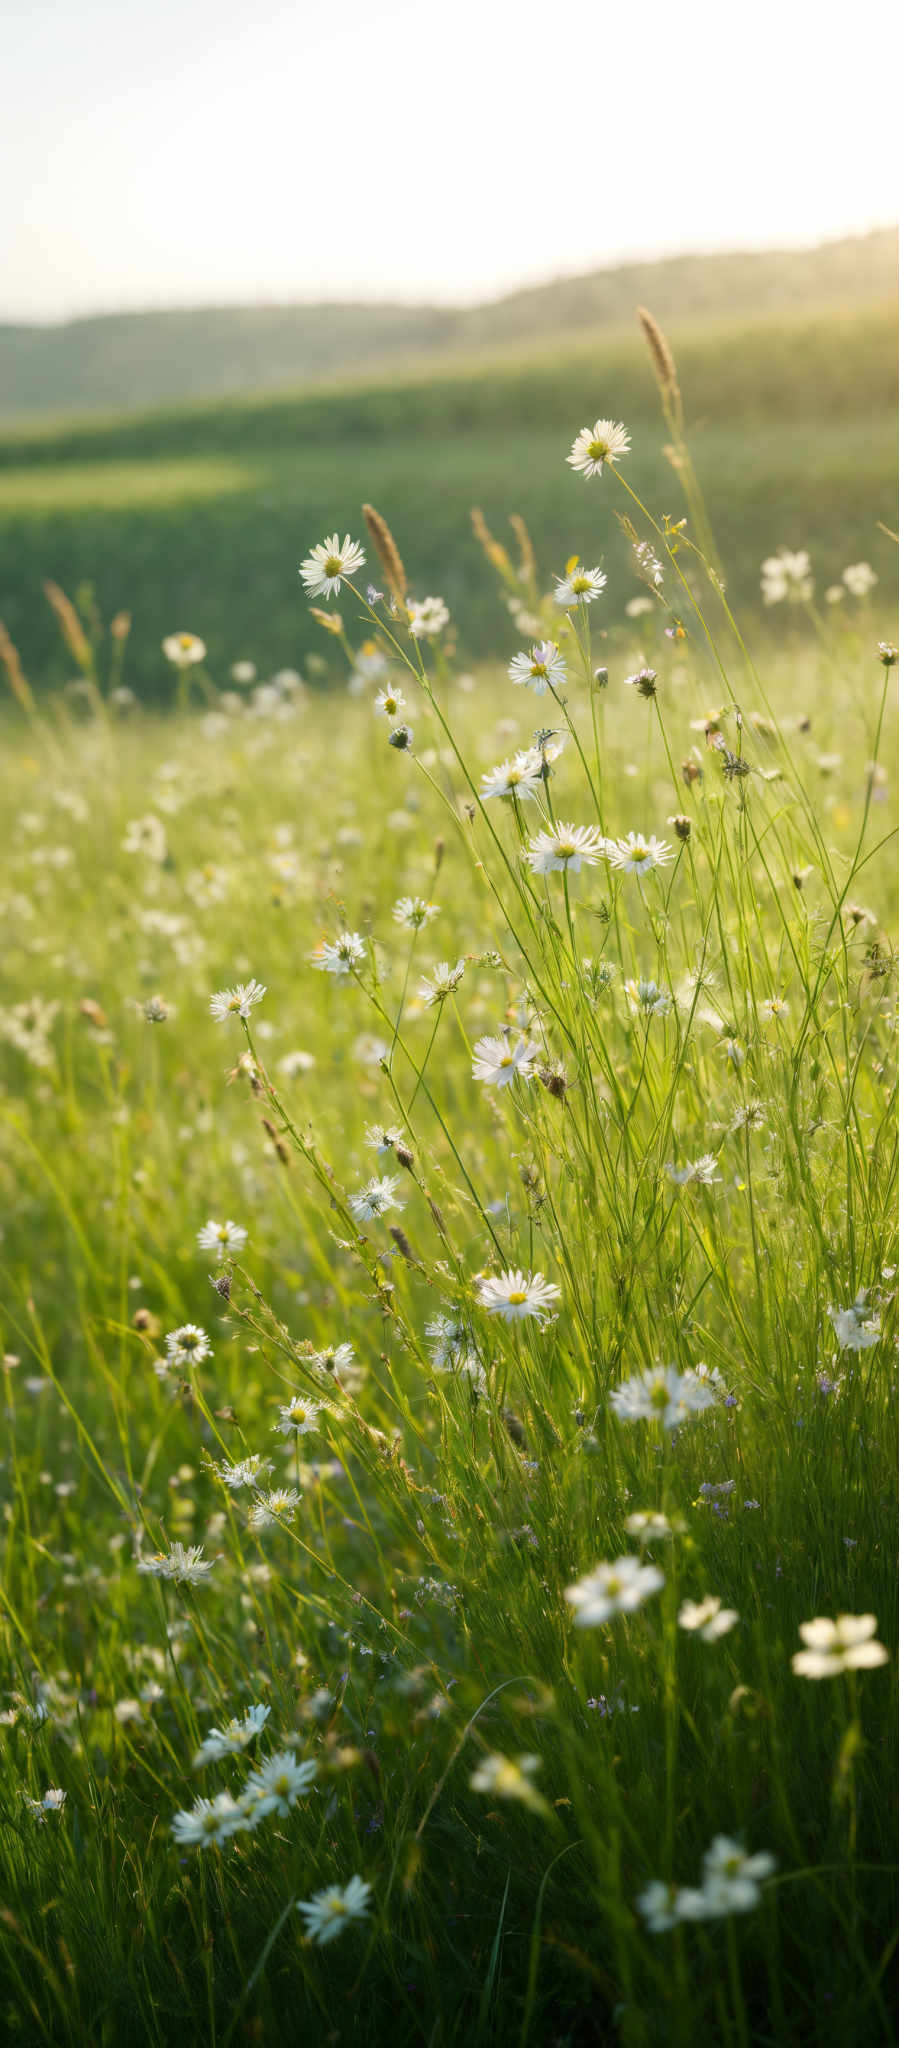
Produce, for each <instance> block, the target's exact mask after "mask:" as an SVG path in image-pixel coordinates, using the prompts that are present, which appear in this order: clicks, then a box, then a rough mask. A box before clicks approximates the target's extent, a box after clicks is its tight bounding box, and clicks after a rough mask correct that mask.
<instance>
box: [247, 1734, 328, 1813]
mask: <svg viewBox="0 0 899 2048" xmlns="http://www.w3.org/2000/svg"><path fill="white" fill-rule="evenodd" d="M317 1776H318V1765H317V1764H316V1763H315V1761H314V1759H313V1758H312V1757H307V1758H305V1759H304V1760H303V1762H302V1763H298V1762H297V1759H296V1757H295V1756H294V1755H293V1752H292V1750H289V1749H281V1750H279V1751H278V1752H277V1754H276V1755H275V1756H270V1757H267V1758H266V1761H265V1763H264V1764H259V1765H258V1766H257V1768H256V1770H255V1771H251V1772H250V1774H249V1777H248V1778H247V1782H246V1788H245V1793H246V1799H247V1804H248V1806H250V1807H251V1810H252V1814H253V1820H254V1822H255V1821H257V1820H264V1819H265V1817H266V1815H267V1814H269V1813H278V1814H281V1815H284V1814H286V1813H289V1812H290V1809H291V1807H292V1806H295V1805H296V1802H297V1800H298V1799H300V1798H301V1797H302V1794H303V1793H304V1792H308V1790H309V1787H310V1785H312V1784H314V1782H315V1779H316V1777H317Z"/></svg>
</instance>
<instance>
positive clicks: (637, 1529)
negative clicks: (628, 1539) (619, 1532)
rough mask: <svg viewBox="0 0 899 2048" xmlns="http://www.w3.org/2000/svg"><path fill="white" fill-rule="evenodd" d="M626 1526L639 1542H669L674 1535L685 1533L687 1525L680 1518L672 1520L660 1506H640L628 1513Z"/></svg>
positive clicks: (628, 1531)
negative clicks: (632, 1512)
mask: <svg viewBox="0 0 899 2048" xmlns="http://www.w3.org/2000/svg"><path fill="white" fill-rule="evenodd" d="M624 1526H625V1529H626V1530H627V1533H628V1535H629V1536H636V1538H637V1542H638V1543H669V1542H670V1541H671V1539H672V1537H674V1536H682V1535H683V1532H684V1528H685V1526H686V1525H685V1523H684V1522H682V1521H681V1520H680V1518H678V1519H676V1520H675V1521H673V1522H672V1521H670V1520H669V1518H668V1516H667V1515H665V1514H663V1513H662V1511H661V1509H660V1508H658V1509H657V1508H638V1509H637V1511H636V1513H635V1514H633V1515H628V1518H627V1521H626V1522H625V1525H624Z"/></svg>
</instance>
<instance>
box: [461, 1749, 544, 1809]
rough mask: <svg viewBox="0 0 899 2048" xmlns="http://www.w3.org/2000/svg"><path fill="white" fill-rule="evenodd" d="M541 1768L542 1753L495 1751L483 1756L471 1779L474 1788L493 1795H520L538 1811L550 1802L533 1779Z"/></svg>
mask: <svg viewBox="0 0 899 2048" xmlns="http://www.w3.org/2000/svg"><path fill="white" fill-rule="evenodd" d="M539 1769H540V1758H539V1757H538V1756H516V1757H512V1756H500V1755H498V1754H497V1753H496V1752H494V1753H493V1754H492V1755H490V1756H485V1757H482V1758H481V1761H480V1763H479V1764H478V1765H477V1767H476V1769H475V1770H473V1771H472V1774H471V1777H470V1778H469V1780H468V1782H469V1784H470V1786H471V1789H472V1791H473V1792H487V1793H488V1794H489V1795H490V1797H491V1798H492V1799H518V1800H520V1801H521V1804H522V1806H529V1807H531V1808H532V1810H533V1811H534V1812H536V1813H545V1812H546V1811H547V1805H546V1801H545V1799H542V1798H541V1796H540V1793H539V1792H538V1791H537V1790H536V1788H535V1786H534V1785H533V1783H532V1780H533V1778H534V1777H535V1776H536V1774H537V1772H538V1771H539Z"/></svg>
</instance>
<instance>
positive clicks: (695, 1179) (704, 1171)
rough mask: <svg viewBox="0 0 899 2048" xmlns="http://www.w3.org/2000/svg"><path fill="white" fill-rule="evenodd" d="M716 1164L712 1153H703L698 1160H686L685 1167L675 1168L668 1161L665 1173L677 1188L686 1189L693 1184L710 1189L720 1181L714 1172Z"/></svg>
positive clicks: (719, 1176)
mask: <svg viewBox="0 0 899 2048" xmlns="http://www.w3.org/2000/svg"><path fill="white" fill-rule="evenodd" d="M717 1164H718V1161H717V1159H716V1158H715V1154H714V1152H703V1153H702V1154H701V1156H700V1157H699V1159H690V1160H688V1162H687V1165H686V1166H675V1165H674V1164H673V1162H672V1161H671V1160H669V1162H668V1165H667V1166H666V1168H665V1172H666V1173H667V1175H668V1179H669V1180H671V1181H673V1182H674V1185H675V1187H677V1188H686V1187H690V1186H692V1185H694V1184H696V1185H698V1186H699V1187H704V1188H710V1187H713V1186H714V1185H715V1183H716V1182H719V1181H720V1179H721V1175H720V1173H716V1171H715V1168H716V1166H717Z"/></svg>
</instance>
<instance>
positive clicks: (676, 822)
mask: <svg viewBox="0 0 899 2048" xmlns="http://www.w3.org/2000/svg"><path fill="white" fill-rule="evenodd" d="M668 823H669V825H673V827H674V830H675V832H676V834H677V837H678V839H689V837H690V834H691V832H692V830H693V824H692V820H691V819H690V818H685V817H684V814H683V811H675V812H674V815H673V817H670V818H669V820H668Z"/></svg>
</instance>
